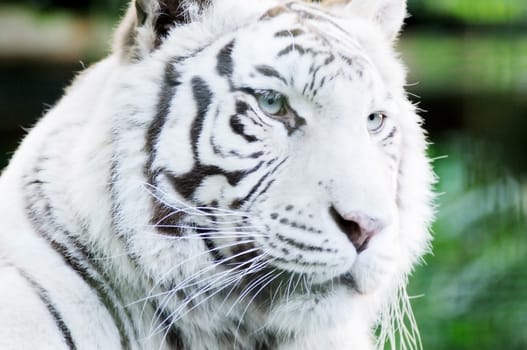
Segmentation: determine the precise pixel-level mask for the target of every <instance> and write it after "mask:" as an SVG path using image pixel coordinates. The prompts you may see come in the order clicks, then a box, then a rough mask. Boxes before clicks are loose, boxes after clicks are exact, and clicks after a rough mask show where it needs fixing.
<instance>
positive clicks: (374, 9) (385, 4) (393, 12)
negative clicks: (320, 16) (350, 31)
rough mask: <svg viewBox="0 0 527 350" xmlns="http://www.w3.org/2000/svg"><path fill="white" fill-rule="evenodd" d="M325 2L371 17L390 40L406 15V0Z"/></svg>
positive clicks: (353, 13) (353, 14)
mask: <svg viewBox="0 0 527 350" xmlns="http://www.w3.org/2000/svg"><path fill="white" fill-rule="evenodd" d="M323 4H324V5H326V6H327V7H329V8H333V9H335V10H337V9H338V10H339V12H340V13H342V12H341V11H344V13H346V14H348V15H349V16H352V17H360V18H365V19H370V20H372V21H374V22H375V23H376V24H377V25H379V26H380V28H381V30H382V32H383V33H384V36H385V37H386V38H387V39H388V40H394V39H395V38H396V37H397V34H399V31H400V30H401V28H402V26H403V23H404V18H405V17H406V14H407V13H406V0H326V1H323Z"/></svg>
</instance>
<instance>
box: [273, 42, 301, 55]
mask: <svg viewBox="0 0 527 350" xmlns="http://www.w3.org/2000/svg"><path fill="white" fill-rule="evenodd" d="M291 51H296V52H298V53H299V54H300V55H303V54H305V53H306V49H304V48H303V47H302V46H300V45H298V44H291V45H288V46H287V47H286V48H285V49H282V50H280V51H279V52H278V54H276V56H277V57H281V56H284V55H287V54H288V53H290V52H291Z"/></svg>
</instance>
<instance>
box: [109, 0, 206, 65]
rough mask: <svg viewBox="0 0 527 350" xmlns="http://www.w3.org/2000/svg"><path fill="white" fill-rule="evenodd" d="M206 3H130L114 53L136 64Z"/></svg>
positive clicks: (159, 0) (203, 0) (181, 0)
mask: <svg viewBox="0 0 527 350" xmlns="http://www.w3.org/2000/svg"><path fill="white" fill-rule="evenodd" d="M208 3H209V1H208V0H132V1H131V2H130V5H129V7H128V11H127V12H126V15H125V17H124V18H123V20H122V21H121V24H120V25H119V27H118V28H117V31H116V34H115V39H114V51H115V52H117V53H118V54H119V55H120V56H121V57H122V58H123V59H125V60H137V59H140V58H141V57H144V56H145V55H146V54H148V53H149V52H151V51H153V50H155V49H156V48H157V47H159V45H161V43H162V42H163V40H164V39H165V38H166V37H167V35H168V33H169V31H170V30H171V29H172V28H173V27H175V26H177V25H184V24H187V23H190V22H191V21H192V19H193V18H195V17H196V15H197V14H199V13H201V11H202V10H203V8H205V7H206V5H207V4H208Z"/></svg>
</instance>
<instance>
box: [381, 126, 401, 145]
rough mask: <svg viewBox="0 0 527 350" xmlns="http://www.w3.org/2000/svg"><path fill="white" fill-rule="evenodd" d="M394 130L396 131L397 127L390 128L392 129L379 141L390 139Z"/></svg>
mask: <svg viewBox="0 0 527 350" xmlns="http://www.w3.org/2000/svg"><path fill="white" fill-rule="evenodd" d="M396 131H397V128H396V127H395V126H394V127H393V128H392V130H391V131H390V133H389V134H388V135H387V136H386V137H385V138H383V139H382V140H381V142H384V141H386V140H388V139H391V138H392V137H393V136H394V135H395V132H396Z"/></svg>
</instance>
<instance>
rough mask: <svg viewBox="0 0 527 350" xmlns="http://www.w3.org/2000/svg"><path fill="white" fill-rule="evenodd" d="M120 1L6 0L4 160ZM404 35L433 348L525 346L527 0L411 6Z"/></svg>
mask: <svg viewBox="0 0 527 350" xmlns="http://www.w3.org/2000/svg"><path fill="white" fill-rule="evenodd" d="M124 8H125V2H124V1H119V0H113V1H102V0H98V1H95V0H93V1H88V0H83V1H80V0H77V1H67V0H61V1H58V0H57V1H53V0H46V1H44V0H40V1H39V0H33V1H20V0H18V1H3V2H2V3H1V4H0V168H2V167H3V166H5V164H6V163H7V160H8V159H9V157H10V155H11V154H12V152H13V150H14V149H15V148H16V145H17V144H18V142H19V141H20V139H21V138H22V137H23V135H24V133H25V131H24V128H28V127H31V125H33V124H34V122H35V121H36V120H37V118H38V117H39V116H41V115H42V114H43V113H44V112H45V111H46V110H47V109H48V108H49V107H50V106H51V105H53V103H55V102H56V100H57V99H58V98H59V97H60V96H61V95H62V93H63V89H64V88H65V87H66V86H67V85H68V84H69V82H70V81H71V79H72V78H73V77H74V76H75V74H76V73H77V72H79V71H81V70H82V69H83V68H84V67H85V66H87V65H89V64H90V63H92V62H94V61H96V60H97V59H100V58H101V57H103V56H104V55H105V54H106V53H107V52H108V48H109V46H110V45H109V43H110V38H111V31H112V28H113V27H114V26H115V24H116V23H117V20H118V18H119V16H120V15H121V14H122V13H123V10H124ZM409 9H410V12H411V13H412V17H410V18H409V19H408V20H407V26H406V28H405V31H404V33H403V35H402V39H401V40H400V42H399V47H400V49H401V50H402V52H403V57H404V59H405V61H406V63H407V64H408V66H409V67H410V76H409V84H410V85H409V86H408V90H409V91H410V92H411V93H412V99H413V100H414V101H415V102H416V103H419V107H420V108H421V109H422V112H421V115H423V117H424V118H425V127H426V129H427V130H429V134H430V140H431V142H432V145H431V150H430V155H431V157H433V158H435V159H436V160H435V161H434V167H435V170H436V172H437V174H438V175H439V178H440V181H439V183H438V185H437V191H438V192H440V193H442V195H441V196H440V197H439V212H438V219H437V222H436V224H435V225H434V228H433V231H434V236H435V241H434V254H433V255H428V256H427V257H426V259H425V260H426V264H425V265H423V266H421V267H418V268H417V269H416V272H415V274H414V276H413V277H412V279H411V284H410V288H409V292H410V294H412V295H413V296H415V298H414V299H413V300H412V304H413V305H414V311H415V314H416V318H417V319H418V321H419V325H420V329H421V333H422V338H423V346H424V348H425V349H478V350H484V349H489V350H490V349H518V350H519V349H527V332H526V331H527V272H526V268H527V224H526V220H525V214H526V212H527V211H526V207H525V202H526V198H527V181H526V173H527V161H526V157H527V137H525V133H526V131H527V1H525V0H478V1H475V0H441V1H438V0H410V1H409Z"/></svg>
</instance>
